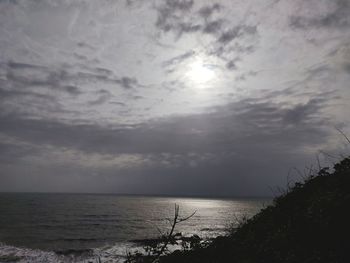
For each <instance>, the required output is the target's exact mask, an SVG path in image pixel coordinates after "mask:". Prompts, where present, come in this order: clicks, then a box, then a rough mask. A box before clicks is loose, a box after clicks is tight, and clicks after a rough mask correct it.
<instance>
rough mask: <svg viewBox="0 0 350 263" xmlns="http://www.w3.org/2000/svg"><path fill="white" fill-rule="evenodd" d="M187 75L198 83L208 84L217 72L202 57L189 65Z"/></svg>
mask: <svg viewBox="0 0 350 263" xmlns="http://www.w3.org/2000/svg"><path fill="white" fill-rule="evenodd" d="M186 75H187V77H188V79H189V80H191V81H192V82H194V83H196V84H206V83H208V82H210V81H211V80H212V79H213V78H214V77H215V72H214V70H213V69H212V68H210V65H207V64H205V63H203V61H202V60H201V59H197V60H195V61H194V62H192V63H191V64H189V65H188V71H187V74H186Z"/></svg>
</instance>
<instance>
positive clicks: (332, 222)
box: [160, 157, 350, 263]
mask: <svg viewBox="0 0 350 263" xmlns="http://www.w3.org/2000/svg"><path fill="white" fill-rule="evenodd" d="M349 224H350V158H349V157H348V158H345V159H344V160H342V161H341V162H339V163H338V164H336V165H335V166H334V169H333V170H332V171H331V172H330V170H329V169H328V168H323V169H321V170H320V171H319V172H318V174H317V175H315V176H311V177H310V178H308V179H307V180H306V181H305V182H303V183H296V184H295V186H294V187H293V188H291V189H289V190H288V192H287V193H285V194H283V195H281V196H279V197H277V198H275V200H274V203H273V205H271V206H269V207H267V208H265V209H263V210H262V211H261V212H260V213H258V214H257V215H256V216H254V217H253V218H251V219H249V220H247V221H246V222H244V223H242V224H241V225H240V226H239V227H238V228H237V229H236V230H232V234H230V235H229V236H226V237H219V238H216V239H215V240H214V241H213V242H212V243H211V244H210V245H208V246H207V247H202V248H196V249H192V250H189V251H176V252H174V253H172V254H170V255H168V256H164V257H162V258H161V260H160V262H165V263H173V262H188V263H195V262H198V263H199V262H201V263H203V262H240V263H257V262H261V263H263V262H264V263H265V262H266V263H274V262H276V263H281V262H284V263H289V262H293V263H297V262H298V263H300V262H305V263H306V262H310V263H311V262H327V263H332V262H334V263H335V262H337V263H346V262H350V256H349V253H350V225H349Z"/></svg>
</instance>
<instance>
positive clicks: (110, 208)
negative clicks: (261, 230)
mask: <svg viewBox="0 0 350 263" xmlns="http://www.w3.org/2000/svg"><path fill="white" fill-rule="evenodd" d="M270 202H271V200H270V199H268V198H231V199H228V198H227V199H214V198H213V199H212V198H193V197H191V198H189V197H183V198H182V197H157V196H153V197H152V196H127V195H125V196H122V195H113V194H52V193H51V194H46V193H45V194H44V193H0V262H2V261H3V262H5V261H6V260H9V258H11V257H12V258H13V259H14V260H15V261H16V262H17V263H24V262H25V263H30V262H46V263H51V262H52V263H53V262H55V263H56V262H80V263H85V262H86V263H87V262H90V263H91V262H110V263H117V262H118V263H119V262H123V261H124V260H125V256H126V254H127V253H128V252H135V251H141V250H142V246H143V244H142V242H141V241H142V240H145V239H152V238H157V237H159V235H160V232H162V233H165V232H166V231H167V230H169V227H170V225H169V220H171V219H172V218H173V216H174V207H175V204H177V205H179V207H180V211H179V214H180V217H186V216H188V215H190V214H192V213H194V212H195V214H194V216H193V217H191V218H190V219H189V220H187V221H184V222H182V223H180V224H178V225H177V226H176V230H175V231H176V232H179V233H182V235H183V236H191V235H193V234H196V235H198V236H200V237H201V238H203V239H210V238H215V237H217V236H219V235H225V234H227V229H228V228H229V227H235V226H236V225H237V224H238V223H239V221H240V220H241V219H242V218H243V217H251V216H253V215H254V214H256V213H257V212H258V211H259V210H261V209H262V208H264V207H266V206H267V205H268V204H269V203H270ZM6 262H7V261H6Z"/></svg>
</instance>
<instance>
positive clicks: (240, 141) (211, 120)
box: [0, 91, 334, 194]
mask: <svg viewBox="0 0 350 263" xmlns="http://www.w3.org/2000/svg"><path fill="white" fill-rule="evenodd" d="M286 92H288V93H289V91H286ZM266 96H267V97H270V102H268V101H266V99H262V98H261V99H252V98H251V99H247V100H243V101H241V102H238V103H234V104H228V105H225V106H220V107H216V108H214V109H212V110H211V113H203V114H197V115H188V116H182V117H173V118H167V119H164V120H154V121H150V122H146V123H143V124H138V125H129V126H127V127H123V126H120V127H114V128H113V127H108V126H100V125H92V124H89V125H87V124H73V123H72V124H69V123H61V122H57V121H50V120H44V119H42V120H38V119H36V120H33V119H26V118H23V117H20V116H16V115H11V116H10V115H2V116H1V117H0V122H1V123H2V125H1V128H0V134H1V135H3V136H9V137H12V138H16V140H18V141H20V142H25V145H26V146H25V148H26V150H21V149H18V150H16V147H17V146H11V145H7V146H6V147H4V148H3V152H2V155H3V156H13V158H26V157H27V156H30V155H31V154H32V153H31V152H30V151H28V150H27V149H28V145H35V147H39V149H40V147H42V146H45V145H48V146H50V147H52V148H53V149H65V150H68V149H72V150H74V151H79V152H82V153H84V154H87V155H91V154H93V155H94V156H95V155H97V156H99V155H101V156H102V157H101V158H112V157H113V156H119V155H121V154H131V155H136V156H140V157H138V158H141V159H140V162H141V163H152V164H153V165H152V166H149V167H148V166H143V165H141V167H138V166H135V167H133V166H130V167H129V168H128V169H127V170H123V171H124V173H126V174H129V176H130V177H129V180H130V181H132V182H137V181H138V182H140V181H141V182H145V180H146V181H147V180H150V178H154V177H156V178H157V180H158V181H159V182H160V184H161V185H164V184H168V183H169V176H170V174H172V173H174V174H177V176H176V180H177V181H178V182H179V183H177V184H175V185H173V187H174V189H173V190H172V191H173V192H175V193H177V194H180V193H181V191H182V190H183V188H181V187H182V186H183V185H184V183H183V182H186V189H187V190H186V191H185V192H187V193H189V192H188V191H190V190H191V191H192V193H193V191H194V187H195V185H197V184H191V183H189V182H188V181H186V180H185V178H187V177H188V176H190V177H191V176H194V174H196V178H197V179H196V181H197V182H198V178H200V180H199V181H201V182H202V187H203V188H205V189H203V190H200V191H198V192H200V193H208V191H209V189H208V187H209V188H210V185H211V184H212V182H213V180H215V182H216V185H217V187H219V188H220V189H224V188H225V187H224V186H225V185H226V184H227V183H230V184H231V183H234V182H238V181H240V180H243V178H242V177H241V176H240V175H242V174H244V178H251V179H247V180H253V181H250V183H247V186H246V187H247V188H245V192H246V193H251V192H250V191H253V190H252V189H254V191H255V193H257V192H259V191H260V192H263V191H262V189H261V187H262V182H261V180H260V179H259V178H264V180H265V184H263V185H265V186H266V182H271V183H272V182H274V183H276V182H277V181H278V180H276V178H275V177H274V176H275V175H276V176H277V173H279V172H282V174H283V172H284V173H287V170H288V168H290V167H291V166H292V165H297V164H300V162H301V160H299V159H298V158H299V157H300V158H306V157H307V156H309V155H308V153H306V152H305V150H304V149H305V148H308V147H318V146H319V145H322V144H324V143H325V142H326V141H327V140H328V137H329V134H330V133H329V130H330V129H329V127H332V121H331V120H330V119H329V118H327V117H326V116H324V114H323V110H324V109H325V108H327V106H328V104H329V103H330V102H331V101H332V102H333V101H334V97H333V95H332V94H319V95H315V97H314V98H312V99H310V100H309V101H307V102H305V103H299V104H296V105H292V104H291V105H286V104H281V103H273V102H272V101H271V99H272V98H273V96H272V95H271V94H266ZM0 139H1V138H0ZM0 141H1V140H0ZM10 144H11V143H10ZM22 144H23V143H22ZM32 147H34V146H32ZM17 148H18V147H17ZM29 148H30V147H29ZM33 149H35V150H36V151H37V150H38V148H33ZM261 153H264V154H263V155H262V154H261ZM104 155H108V156H110V157H103V156H104ZM304 161H305V159H304ZM286 165H289V166H286ZM247 167H250V168H249V169H248V168H247ZM72 169H73V168H72ZM74 169H76V173H80V172H81V170H79V167H75V168H74ZM106 169H107V168H106ZM139 169H140V170H139ZM283 169H284V170H283ZM99 172H100V173H101V174H104V173H106V174H105V175H108V176H112V177H114V176H113V173H111V172H106V171H105V170H104V168H101V169H100V171H99ZM138 174H139V175H140V176H141V174H142V175H143V176H142V177H139V176H138ZM160 175H162V176H160ZM133 178H134V179H133ZM146 178H147V179H146ZM253 178H254V179H253ZM278 178H280V179H281V178H283V177H281V176H280V174H279V175H278ZM133 180H136V181H133ZM237 180H238V181H237ZM170 181H171V180H170ZM240 185H244V183H243V184H240ZM231 186H232V185H231ZM145 189H146V190H145ZM181 189H182V190H181ZM225 189H226V188H225ZM248 189H249V190H248ZM162 190H164V189H163V188H162ZM129 191H136V190H135V188H130V189H129ZM144 191H153V193H160V192H162V191H161V190H159V189H158V190H156V189H153V188H147V187H145V188H144ZM210 191H213V189H212V190H210ZM210 191H209V192H210ZM225 191H226V193H233V192H234V190H232V188H230V189H229V188H227V189H226V190H225ZM254 191H253V192H254ZM163 193H164V192H163ZM237 193H240V192H236V194H237ZM264 193H265V194H266V191H265V192H264Z"/></svg>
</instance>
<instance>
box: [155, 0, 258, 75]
mask: <svg viewBox="0 0 350 263" xmlns="http://www.w3.org/2000/svg"><path fill="white" fill-rule="evenodd" d="M180 2H181V3H178V2H177V1H174V3H169V2H168V1H166V2H164V3H163V4H162V5H160V6H159V7H158V8H157V11H158V18H157V21H156V27H157V28H158V29H159V30H160V31H161V32H164V33H168V32H172V33H174V34H175V36H176V37H177V38H180V37H181V36H182V35H183V34H187V33H191V34H192V33H201V34H209V35H211V36H212V37H213V40H212V41H211V43H210V44H209V45H208V46H207V47H206V51H207V53H208V55H215V56H217V57H219V58H220V59H222V60H224V61H225V62H226V64H227V68H228V69H230V70H236V69H237V65H236V63H235V62H236V61H237V60H238V59H241V57H242V56H243V55H247V54H249V53H252V52H253V51H254V50H255V48H256V45H257V39H258V29H257V26H256V25H249V24H245V22H244V20H242V22H239V23H238V24H237V25H232V24H231V23H230V22H229V21H228V20H226V19H224V18H222V17H220V16H216V17H214V16H213V14H214V13H217V14H219V13H220V11H221V9H223V6H222V5H220V4H217V3H214V4H212V5H208V6H202V7H201V8H200V9H199V10H196V11H194V10H192V9H193V6H192V1H189V2H186V3H185V2H182V1H180ZM184 6H186V8H185V7H184ZM227 28H229V29H227ZM190 52H191V51H189V52H186V53H185V54H184V56H185V58H187V56H189V55H190ZM179 59H182V57H180V58H179ZM175 60H176V58H175ZM168 62H169V63H171V61H168ZM170 72H171V71H170Z"/></svg>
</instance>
